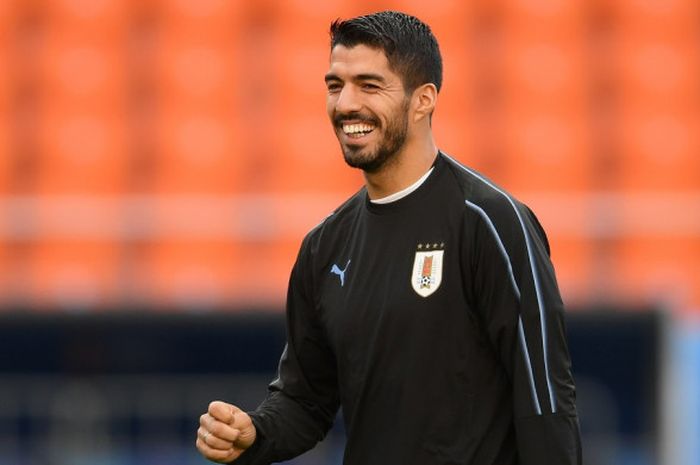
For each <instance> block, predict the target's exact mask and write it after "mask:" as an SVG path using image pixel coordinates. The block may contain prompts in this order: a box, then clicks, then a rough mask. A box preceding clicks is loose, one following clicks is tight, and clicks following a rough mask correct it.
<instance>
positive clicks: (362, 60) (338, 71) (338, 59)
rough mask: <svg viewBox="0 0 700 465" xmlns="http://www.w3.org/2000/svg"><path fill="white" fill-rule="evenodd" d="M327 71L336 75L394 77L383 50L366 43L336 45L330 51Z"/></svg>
mask: <svg viewBox="0 0 700 465" xmlns="http://www.w3.org/2000/svg"><path fill="white" fill-rule="evenodd" d="M329 72H330V73H332V74H334V75H336V76H338V77H347V76H356V75H359V74H367V73H374V74H382V75H384V76H385V77H387V78H390V77H396V74H395V73H393V72H392V71H391V69H390V67H389V61H388V60H387V58H386V55H385V54H384V51H383V50H381V49H379V48H372V47H368V46H366V45H362V44H360V45H355V46H354V47H346V46H344V45H336V46H335V47H333V50H332V51H331V59H330V69H329Z"/></svg>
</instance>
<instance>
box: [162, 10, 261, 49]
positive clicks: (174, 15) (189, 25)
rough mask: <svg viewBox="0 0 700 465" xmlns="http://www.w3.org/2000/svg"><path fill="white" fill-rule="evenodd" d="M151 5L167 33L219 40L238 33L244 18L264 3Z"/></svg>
mask: <svg viewBox="0 0 700 465" xmlns="http://www.w3.org/2000/svg"><path fill="white" fill-rule="evenodd" d="M151 5H152V6H153V8H154V11H155V13H156V16H157V18H158V21H159V23H160V25H162V27H163V31H164V32H165V33H166V34H173V33H176V34H182V35H183V36H185V37H186V36H190V37H194V36H198V37H206V38H218V39H219V40H221V41H222V42H224V41H226V40H227V38H228V39H230V38H231V37H233V36H235V35H236V34H237V31H238V30H240V29H241V26H242V25H243V24H244V21H245V20H246V18H248V17H249V15H251V14H252V12H254V11H255V9H256V8H260V7H261V6H262V7H263V8H264V5H265V3H264V2H262V3H261V2H244V1H230V0H172V1H171V0H153V1H152V2H151Z"/></svg>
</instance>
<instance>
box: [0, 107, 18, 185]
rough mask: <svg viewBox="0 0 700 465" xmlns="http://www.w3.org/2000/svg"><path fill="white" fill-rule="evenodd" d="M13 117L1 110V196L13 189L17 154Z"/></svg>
mask: <svg viewBox="0 0 700 465" xmlns="http://www.w3.org/2000/svg"><path fill="white" fill-rule="evenodd" d="M10 118H11V116H10V115H8V114H7V113H5V112H2V111H1V110H0V196H2V195H5V194H7V193H8V191H10V190H11V187H12V175H13V169H14V161H15V154H14V153H13V152H12V124H11V121H10Z"/></svg>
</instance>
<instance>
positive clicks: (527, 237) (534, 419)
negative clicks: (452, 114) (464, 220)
mask: <svg viewBox="0 0 700 465" xmlns="http://www.w3.org/2000/svg"><path fill="white" fill-rule="evenodd" d="M466 206H467V209H468V211H469V214H468V215H469V216H470V218H471V221H470V224H471V225H474V224H475V225H476V226H472V231H471V241H470V244H471V247H470V253H469V262H470V263H469V265H470V266H471V267H472V270H473V276H474V278H473V283H472V289H471V290H470V292H471V293H472V295H473V296H474V300H475V302H476V307H477V311H478V312H479V314H480V317H481V320H482V321H483V322H484V328H485V330H486V332H487V336H488V339H489V341H490V343H491V344H492V346H493V347H494V349H495V352H496V353H497V356H498V357H499V359H500V361H501V363H502V365H503V367H504V368H505V370H506V372H507V375H508V377H509V379H510V381H511V384H512V399H513V415H514V424H515V435H516V444H517V455H518V463H519V464H520V465H549V464H551V465H569V464H570V465H580V463H581V444H580V433H579V427H578V418H577V414H576V407H575V389H574V382H573V377H572V374H571V362H570V357H569V353H568V348H567V343H566V328H565V322H564V309H563V303H562V300H561V297H560V295H559V290H558V287H557V283H556V278H555V275H554V270H553V267H552V264H551V262H550V258H549V246H548V243H547V238H546V236H545V233H544V231H543V230H542V227H541V226H540V224H539V223H538V221H537V219H536V218H535V216H534V215H533V214H532V212H531V211H530V210H529V209H528V208H527V207H526V206H524V205H523V204H521V203H519V202H517V201H516V200H514V199H512V198H510V197H509V196H507V195H503V196H495V197H493V198H488V199H482V201H480V202H479V204H477V203H473V202H470V201H467V202H466Z"/></svg>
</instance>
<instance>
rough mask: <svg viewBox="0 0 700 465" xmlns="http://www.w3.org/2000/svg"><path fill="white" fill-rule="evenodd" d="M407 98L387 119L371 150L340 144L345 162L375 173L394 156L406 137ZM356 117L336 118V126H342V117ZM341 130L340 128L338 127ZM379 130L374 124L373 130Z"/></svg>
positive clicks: (373, 120) (351, 117)
mask: <svg viewBox="0 0 700 465" xmlns="http://www.w3.org/2000/svg"><path fill="white" fill-rule="evenodd" d="M408 108H409V101H408V99H407V100H405V101H404V102H403V104H402V105H401V108H400V109H399V110H398V111H396V113H395V114H394V115H393V116H394V117H393V118H390V119H389V120H388V123H387V126H386V128H385V129H384V137H382V138H381V139H380V140H379V141H378V142H377V146H376V148H375V149H374V150H373V151H369V150H371V148H369V147H356V148H353V147H352V146H347V145H344V144H342V143H341V144H340V148H341V150H342V151H343V157H344V158H345V162H346V163H347V164H348V165H349V166H351V167H353V168H359V169H361V170H362V171H364V172H365V173H376V172H378V171H379V170H381V169H382V168H384V167H385V166H387V165H388V164H389V163H390V162H391V161H392V160H394V159H395V158H396V155H397V154H398V153H399V151H400V150H401V148H403V146H404V144H405V143H406V137H407V135H408ZM353 118H354V119H357V117H356V116H354V115H351V116H350V117H346V118H338V119H337V121H338V122H339V123H340V124H337V125H336V127H338V128H342V120H343V119H353ZM362 119H364V120H368V121H372V122H376V121H378V120H376V119H372V118H367V117H365V118H362ZM339 130H341V131H342V129H339ZM378 130H379V125H377V126H376V128H375V131H378Z"/></svg>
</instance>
